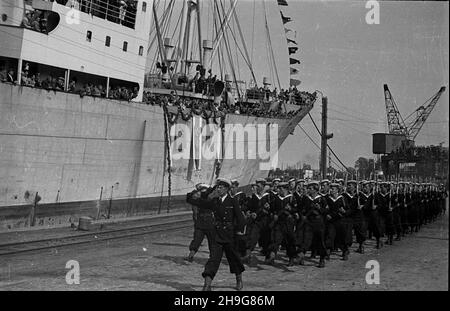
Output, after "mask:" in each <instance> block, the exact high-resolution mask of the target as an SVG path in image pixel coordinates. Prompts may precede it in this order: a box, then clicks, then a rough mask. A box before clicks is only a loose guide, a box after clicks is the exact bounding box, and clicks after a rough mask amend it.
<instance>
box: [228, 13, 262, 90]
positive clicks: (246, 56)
mask: <svg viewBox="0 0 450 311" xmlns="http://www.w3.org/2000/svg"><path fill="white" fill-rule="evenodd" d="M233 13H234V18H235V22H236V24H237V26H238V30H239V35H240V38H241V41H242V46H243V48H244V53H245V56H244V55H243V54H242V50H241V48H240V47H239V45H238V43H237V39H236V37H235V36H234V33H231V34H232V35H233V39H234V41H235V43H236V47H237V49H239V52H240V53H241V55H242V58H243V59H244V62H245V63H246V64H247V66H248V67H249V69H250V73H251V75H252V78H253V80H254V82H255V84H256V77H255V73H254V71H253V65H252V63H251V61H250V58H249V55H248V51H247V46H246V44H245V40H244V36H243V34H242V30H241V26H240V23H239V20H238V18H237V13H236V11H234V12H233Z"/></svg>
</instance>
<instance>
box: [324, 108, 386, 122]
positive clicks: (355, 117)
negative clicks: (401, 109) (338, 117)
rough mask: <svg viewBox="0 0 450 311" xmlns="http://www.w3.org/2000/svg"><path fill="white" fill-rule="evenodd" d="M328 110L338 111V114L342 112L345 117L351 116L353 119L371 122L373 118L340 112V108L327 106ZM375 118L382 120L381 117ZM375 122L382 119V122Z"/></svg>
mask: <svg viewBox="0 0 450 311" xmlns="http://www.w3.org/2000/svg"><path fill="white" fill-rule="evenodd" d="M328 110H330V111H333V112H336V113H338V114H342V115H344V116H347V117H351V118H353V119H354V120H359V121H367V122H368V123H370V122H373V120H374V118H371V119H364V118H362V116H355V115H354V114H350V113H346V112H342V111H340V110H336V109H333V108H330V107H328ZM375 120H380V121H383V120H382V119H375ZM376 123H384V121H383V122H376Z"/></svg>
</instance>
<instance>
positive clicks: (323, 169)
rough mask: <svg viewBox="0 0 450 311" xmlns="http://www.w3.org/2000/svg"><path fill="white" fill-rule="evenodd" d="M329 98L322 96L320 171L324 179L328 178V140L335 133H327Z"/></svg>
mask: <svg viewBox="0 0 450 311" xmlns="http://www.w3.org/2000/svg"><path fill="white" fill-rule="evenodd" d="M327 113H328V98H327V97H322V138H321V146H320V171H321V173H322V179H325V178H327V140H328V139H330V138H332V137H333V134H332V133H331V134H328V133H327V119H328V116H327Z"/></svg>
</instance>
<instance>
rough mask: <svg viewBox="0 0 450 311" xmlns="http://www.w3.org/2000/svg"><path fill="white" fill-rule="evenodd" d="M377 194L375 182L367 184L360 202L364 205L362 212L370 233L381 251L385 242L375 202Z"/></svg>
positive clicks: (364, 185) (361, 194)
mask: <svg viewBox="0 0 450 311" xmlns="http://www.w3.org/2000/svg"><path fill="white" fill-rule="evenodd" d="M375 194H376V183H375V181H373V182H365V183H363V185H362V191H361V192H360V197H359V202H360V203H361V205H362V210H363V213H364V216H365V218H366V224H367V228H368V231H369V232H370V233H371V234H373V236H374V237H375V239H376V241H377V244H376V248H377V249H379V248H381V247H382V246H383V242H382V241H381V239H380V238H381V236H382V230H381V224H380V215H379V214H378V211H377V206H376V205H375V202H374V197H375Z"/></svg>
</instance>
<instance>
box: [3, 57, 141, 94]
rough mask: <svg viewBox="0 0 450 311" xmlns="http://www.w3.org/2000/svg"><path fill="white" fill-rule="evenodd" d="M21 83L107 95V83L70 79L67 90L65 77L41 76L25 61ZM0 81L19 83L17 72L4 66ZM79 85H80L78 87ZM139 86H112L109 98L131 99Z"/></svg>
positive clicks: (43, 87) (57, 89)
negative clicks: (80, 81)
mask: <svg viewBox="0 0 450 311" xmlns="http://www.w3.org/2000/svg"><path fill="white" fill-rule="evenodd" d="M20 80H21V81H20V85H23V86H29V87H34V88H42V89H46V90H53V91H62V92H64V91H67V92H68V93H75V94H79V95H80V96H81V97H83V96H94V97H104V98H105V97H106V95H107V92H106V85H102V84H94V83H91V82H89V83H84V84H83V86H81V87H80V86H79V84H77V82H78V81H77V78H76V77H75V78H72V79H70V81H69V83H68V85H67V90H66V83H65V78H64V77H55V76H53V75H51V74H50V75H47V76H46V77H45V78H42V77H41V74H40V72H37V71H36V72H32V71H31V70H30V67H29V64H28V63H25V65H24V67H23V70H22V73H21V77H20ZM0 81H1V82H9V83H13V84H19V83H18V81H17V77H16V72H15V71H14V70H13V69H10V68H2V69H1V70H0ZM77 85H78V87H77ZM138 91H139V90H138V88H137V87H134V88H131V87H125V86H110V87H109V91H108V98H110V99H119V100H127V101H130V100H132V99H133V98H135V97H137V95H138Z"/></svg>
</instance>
